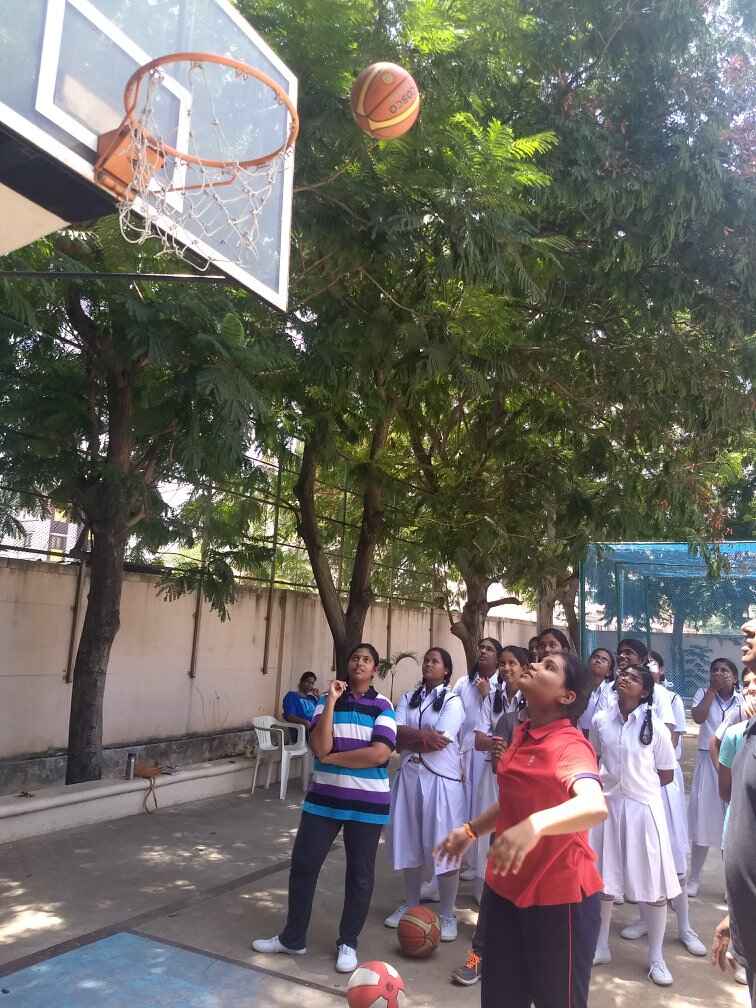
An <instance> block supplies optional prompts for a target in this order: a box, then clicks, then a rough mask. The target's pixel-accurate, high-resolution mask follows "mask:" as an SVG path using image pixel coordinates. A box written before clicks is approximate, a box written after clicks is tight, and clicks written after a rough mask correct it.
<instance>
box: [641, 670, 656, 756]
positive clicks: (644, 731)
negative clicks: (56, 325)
mask: <svg viewBox="0 0 756 1008" xmlns="http://www.w3.org/2000/svg"><path fill="white" fill-rule="evenodd" d="M639 671H640V672H641V674H642V675H643V688H644V689H647V690H648V696H647V697H646V713H645V714H644V715H643V724H642V725H641V730H640V741H641V745H644V746H648V745H651V743H652V741H653V738H654V722H653V714H654V710H653V708H654V677H653V676H652V675H651V669H650V668H649V667H648V665H643V666H642V667H641V668H640V670H639Z"/></svg>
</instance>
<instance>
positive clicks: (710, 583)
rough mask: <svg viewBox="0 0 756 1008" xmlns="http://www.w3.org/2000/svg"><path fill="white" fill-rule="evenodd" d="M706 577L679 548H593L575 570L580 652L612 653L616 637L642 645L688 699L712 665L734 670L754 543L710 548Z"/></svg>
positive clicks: (751, 581) (697, 558)
mask: <svg viewBox="0 0 756 1008" xmlns="http://www.w3.org/2000/svg"><path fill="white" fill-rule="evenodd" d="M717 548H718V550H719V553H720V555H721V558H722V560H723V563H722V564H720V566H721V567H722V568H723V569H722V571H721V574H720V575H719V576H717V577H712V576H710V574H709V568H708V567H707V563H706V560H705V559H704V557H703V556H702V555H694V554H693V552H692V551H691V549H690V547H689V546H688V545H687V544H686V543H596V544H594V545H592V546H590V547H589V549H588V553H587V556H586V559H585V561H584V562H583V564H582V565H581V578H580V623H581V652H582V655H583V657H584V658H587V657H588V655H589V654H590V653H591V651H592V650H593V649H594V648H596V647H608V648H609V649H610V650H612V651H616V647H617V642H618V641H619V639H620V637H621V636H628V635H631V636H634V637H639V638H640V639H641V640H644V641H645V642H646V644H647V645H648V647H649V648H651V649H653V650H655V651H658V652H659V653H660V654H661V655H662V657H663V658H664V662H665V670H666V673H667V677H668V678H669V679H670V680H671V681H672V683H673V684H674V687H675V689H677V690H678V691H679V692H680V694H681V695H682V696H684V697H687V698H690V697H692V696H693V694H694V693H695V691H696V689H697V688H698V687H699V686H702V685H705V684H706V683H707V682H708V674H709V665H710V663H711V661H712V660H713V659H714V658H717V657H720V656H722V657H726V658H730V659H732V660H733V661H734V662H735V663H736V665H737V666H738V668H739V669H741V668H742V665H741V660H740V658H741V652H740V647H741V634H740V626H741V624H742V623H743V620H744V619H745V618H747V617H748V616H749V615H754V614H756V542H729V543H723V544H721V545H720V546H719V547H717Z"/></svg>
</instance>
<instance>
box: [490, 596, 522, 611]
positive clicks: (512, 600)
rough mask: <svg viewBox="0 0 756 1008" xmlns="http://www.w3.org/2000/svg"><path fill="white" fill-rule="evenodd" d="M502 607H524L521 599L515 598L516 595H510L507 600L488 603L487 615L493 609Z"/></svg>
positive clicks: (502, 599)
mask: <svg viewBox="0 0 756 1008" xmlns="http://www.w3.org/2000/svg"><path fill="white" fill-rule="evenodd" d="M500 605H522V602H521V601H520V599H518V598H515V597H514V595H508V596H507V597H506V598H500V599H496V600H495V601H494V602H487V603H486V613H490V612H491V610H492V609H495V608H496V606H500Z"/></svg>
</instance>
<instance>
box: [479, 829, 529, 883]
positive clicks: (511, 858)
mask: <svg viewBox="0 0 756 1008" xmlns="http://www.w3.org/2000/svg"><path fill="white" fill-rule="evenodd" d="M537 843H538V833H536V831H535V828H534V827H533V825H532V824H531V822H530V819H523V820H522V822H519V823H517V825H516V826H511V827H510V828H509V829H508V830H504V832H503V833H499V835H498V836H497V837H496V839H495V840H494V842H493V843H492V844H491V849H490V850H489V852H488V860H489V863H490V865H491V868H492V869H493V873H494V875H509V874H512V875H516V874H517V872H518V871H519V870H520V868H521V867H522V862H523V861H524V860H525V858H526V857H527V855H528V854H529V853H530V851H532V850H533V848H534V847H535V845H536V844H537Z"/></svg>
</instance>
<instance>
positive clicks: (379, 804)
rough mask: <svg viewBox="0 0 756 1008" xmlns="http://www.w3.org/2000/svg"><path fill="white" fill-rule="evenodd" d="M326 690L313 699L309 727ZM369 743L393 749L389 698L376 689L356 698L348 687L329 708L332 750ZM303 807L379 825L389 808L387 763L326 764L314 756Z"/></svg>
mask: <svg viewBox="0 0 756 1008" xmlns="http://www.w3.org/2000/svg"><path fill="white" fill-rule="evenodd" d="M325 703H326V694H324V695H323V696H321V698H320V700H318V705H317V707H316V708H315V714H314V715H313V719H312V725H313V727H314V726H315V725H316V724H317V723H318V720H319V718H320V716H321V714H322V713H323V711H324V709H325ZM371 742H383V743H384V744H385V745H387V746H388V747H389V749H395V748H396V716H395V714H394V708H393V706H392V704H391V701H390V700H389V698H388V697H385V696H383V694H382V693H376V691H375V690H374V689H373V687H372V686H371V687H370V689H369V690H368V691H367V693H365V694H363V695H362V696H355V695H354V694H353V693H352V692H351V690H350V691H348V692H347V693H345V694H344V695H343V696H342V697H340V698H339V701H338V703H337V704H336V708H335V710H334V712H333V752H348V751H349V750H350V749H362V748H364V747H365V746H368V745H370V743H371ZM302 809H303V811H305V812H310V813H311V814H312V815H319V816H326V817H327V818H329V819H340V820H355V821H357V822H368V823H377V824H379V825H380V824H382V823H386V822H388V818H389V812H390V809H391V789H390V787H389V776H388V763H384V764H382V765H381V766H377V767H362V768H350V767H343V766H331V765H330V764H328V763H321V762H320V760H318V759H316V760H315V769H314V771H313V774H312V780H311V781H310V787H309V790H308V792H307V795H306V797H305V801H304V805H303V806H302Z"/></svg>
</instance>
